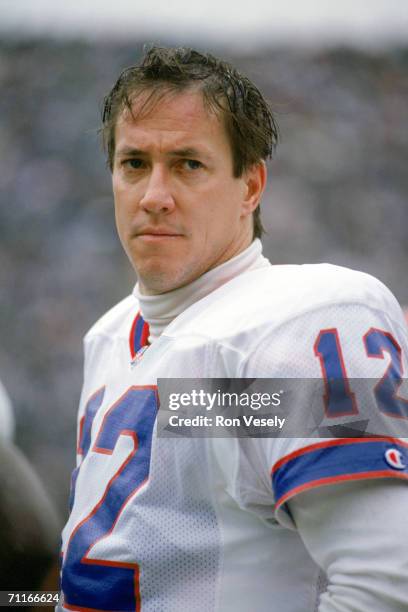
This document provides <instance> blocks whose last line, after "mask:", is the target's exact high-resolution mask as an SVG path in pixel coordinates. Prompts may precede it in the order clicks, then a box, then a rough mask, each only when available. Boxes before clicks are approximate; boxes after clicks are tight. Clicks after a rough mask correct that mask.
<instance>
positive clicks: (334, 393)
mask: <svg viewBox="0 0 408 612" xmlns="http://www.w3.org/2000/svg"><path fill="white" fill-rule="evenodd" d="M362 342H363V345H364V348H365V351H366V355H367V357H368V358H375V359H384V353H388V354H389V356H390V363H389V365H388V367H387V368H386V370H385V372H384V375H383V377H382V378H381V379H380V380H379V381H378V382H377V384H376V385H375V387H374V395H375V398H376V400H377V405H378V408H379V409H380V410H381V412H383V413H384V414H386V415H387V416H392V417H397V418H408V400H406V399H404V398H402V397H399V396H398V390H399V388H400V386H401V384H402V375H403V365H402V352H401V347H400V345H399V344H398V342H397V340H396V339H395V338H394V336H393V335H392V334H391V333H390V332H386V331H384V330H381V329H376V328H374V327H372V328H370V329H369V330H368V331H367V333H366V334H364V336H363V338H362ZM314 353H315V355H316V357H318V358H319V360H320V366H321V369H322V374H323V378H324V381H325V386H326V393H325V395H324V403H325V412H326V416H328V417H331V418H335V417H340V416H348V415H353V414H358V408H357V400H356V397H355V394H354V393H353V391H352V389H351V386H350V381H349V379H348V377H347V372H346V366H345V362H344V358H343V351H342V348H341V343H340V338H339V334H338V331H337V329H336V328H331V329H322V330H321V331H320V333H319V335H318V336H317V339H316V342H315V344H314Z"/></svg>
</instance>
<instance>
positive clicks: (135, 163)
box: [123, 157, 144, 170]
mask: <svg viewBox="0 0 408 612" xmlns="http://www.w3.org/2000/svg"><path fill="white" fill-rule="evenodd" d="M143 164H144V161H143V160H142V159H139V158H138V157H132V158H131V159H125V160H124V161H123V165H124V166H128V167H129V168H132V169H133V170H140V168H143Z"/></svg>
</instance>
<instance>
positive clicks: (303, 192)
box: [0, 36, 408, 515]
mask: <svg viewBox="0 0 408 612" xmlns="http://www.w3.org/2000/svg"><path fill="white" fill-rule="evenodd" d="M143 42H145V40H140V41H139V42H137V41H136V42H122V43H119V42H118V41H116V42H115V41H113V40H110V41H105V42H104V41H102V40H95V41H92V42H86V41H82V42H81V41H79V40H52V39H49V38H39V37H36V38H35V39H34V38H32V39H30V37H27V36H25V37H24V39H19V38H18V37H4V38H3V41H2V42H0V86H1V96H0V158H1V171H0V287H1V301H0V337H1V342H0V378H1V379H2V381H3V382H4V384H5V386H6V388H7V390H8V393H9V395H10V397H11V399H12V402H13V405H14V410H15V415H16V424H17V428H16V439H17V442H18V444H19V446H20V447H21V448H22V449H23V450H24V451H25V453H26V455H27V456H28V457H29V459H30V461H31V462H32V464H33V465H34V466H35V467H36V469H37V470H38V472H39V474H40V475H41V477H42V478H43V480H44V483H45V486H46V488H47V490H48V491H49V492H50V494H51V496H52V497H53V499H54V500H55V501H56V503H57V505H58V507H59V509H60V510H61V512H62V514H63V515H65V514H66V502H67V496H68V489H69V476H70V472H71V470H72V469H73V467H74V461H75V456H74V453H75V451H74V449H75V434H76V411H77V405H78V399H79V394H80V388H81V380H82V344H81V343H82V336H83V334H84V333H85V332H86V331H87V329H88V328H89V327H90V325H91V324H92V323H93V322H94V321H95V320H96V319H97V318H98V317H99V316H100V315H101V314H103V313H104V312H105V310H106V309H107V308H109V307H110V306H112V305H114V304H115V303H116V302H117V301H118V300H119V299H121V298H122V297H124V296H125V295H127V294H128V293H129V292H130V291H131V289H132V287H133V284H134V282H135V279H134V276H133V272H132V270H131V268H130V264H128V262H127V260H126V258H125V256H124V254H123V253H122V251H121V247H120V244H119V241H118V239H117V236H116V232H115V227H114V219H113V202H112V196H111V187H110V175H109V171H108V170H107V167H106V163H105V158H104V154H103V151H102V148H101V144H100V137H99V134H98V129H99V127H100V108H101V103H102V100H103V97H104V95H105V94H106V93H107V92H108V90H109V89H110V87H111V85H112V84H113V82H114V81H115V80H116V78H117V76H118V74H119V72H120V70H121V69H122V68H124V67H126V66H129V65H130V64H133V63H135V62H137V61H138V59H139V57H140V55H141V52H142V46H143ZM160 42H161V43H162V44H164V45H166V44H169V45H170V44H173V42H174V41H173V40H172V39H171V38H169V39H168V40H163V39H162V40H161V41H160ZM198 47H199V48H200V49H202V50H207V51H211V52H213V53H215V54H219V55H221V56H223V57H225V58H226V59H229V60H231V61H232V62H233V63H234V64H235V65H236V66H237V67H238V68H239V69H241V70H242V71H243V72H244V73H246V74H247V75H248V76H249V77H250V78H252V79H253V80H254V81H255V82H256V83H257V84H258V86H259V87H260V88H261V89H262V90H263V91H264V92H265V94H266V96H267V97H268V99H269V100H270V102H271V105H272V108H273V109H274V110H275V113H276V117H277V120H278V123H279V125H280V129H281V143H280V145H279V147H278V149H277V151H276V155H275V159H274V160H273V161H272V163H271V164H270V177H269V183H268V189H267V192H266V195H265V198H264V202H263V204H262V211H263V218H264V225H265V226H266V229H267V232H268V233H267V235H266V236H265V238H264V250H265V253H266V255H267V256H268V257H269V258H270V260H271V261H272V262H275V263H279V264H282V263H305V262H331V263H336V264H340V265H346V266H349V267H352V268H355V269H359V270H364V271H366V272H369V273H371V274H374V275H375V276H377V277H379V278H380V279H381V280H382V281H383V282H384V283H385V284H387V285H388V286H389V287H390V288H391V290H392V291H393V292H394V294H395V295H396V296H397V298H398V299H399V301H400V302H402V303H408V280H407V263H408V214H407V213H408V172H407V159H408V129H407V124H408V121H407V119H408V116H407V115H408V113H407V109H408V45H407V46H405V47H404V46H403V45H401V44H399V45H396V46H389V47H387V48H384V49H376V50H373V49H371V50H366V51H364V50H361V49H360V50H357V49H356V48H355V49H353V48H351V47H344V46H338V45H337V46H334V47H328V46H326V47H324V48H320V49H319V48H313V47H312V46H310V45H309V46H308V47H305V48H302V47H299V46H297V47H291V46H287V47H285V46H280V47H270V48H269V47H268V46H267V45H264V46H263V47H262V49H258V50H252V51H251V50H247V51H245V52H244V51H241V52H240V51H239V49H238V48H237V47H235V49H234V50H231V49H228V48H225V47H224V48H223V47H217V45H216V44H212V43H211V45H207V46H206V45H205V44H204V43H201V42H200V44H199V45H198ZM277 291H279V288H278V287H277Z"/></svg>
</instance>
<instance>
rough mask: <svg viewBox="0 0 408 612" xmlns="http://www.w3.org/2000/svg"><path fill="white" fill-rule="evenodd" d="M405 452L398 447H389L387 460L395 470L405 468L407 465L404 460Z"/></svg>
mask: <svg viewBox="0 0 408 612" xmlns="http://www.w3.org/2000/svg"><path fill="white" fill-rule="evenodd" d="M402 458H403V454H402V453H401V451H399V450H398V449H397V448H389V449H388V450H387V451H386V453H385V460H386V462H387V463H388V465H389V466H390V467H392V468H394V470H403V469H405V468H406V467H407V466H406V464H405V463H404V462H403V460H402Z"/></svg>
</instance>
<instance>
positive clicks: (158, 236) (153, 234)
mask: <svg viewBox="0 0 408 612" xmlns="http://www.w3.org/2000/svg"><path fill="white" fill-rule="evenodd" d="M135 238H136V239H137V240H140V241H142V242H151V243H155V242H164V241H171V240H175V239H176V238H182V234H177V233H175V232H171V231H169V230H167V231H166V230H163V231H161V230H160V231H158V230H145V231H142V232H138V233H137V234H135Z"/></svg>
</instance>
